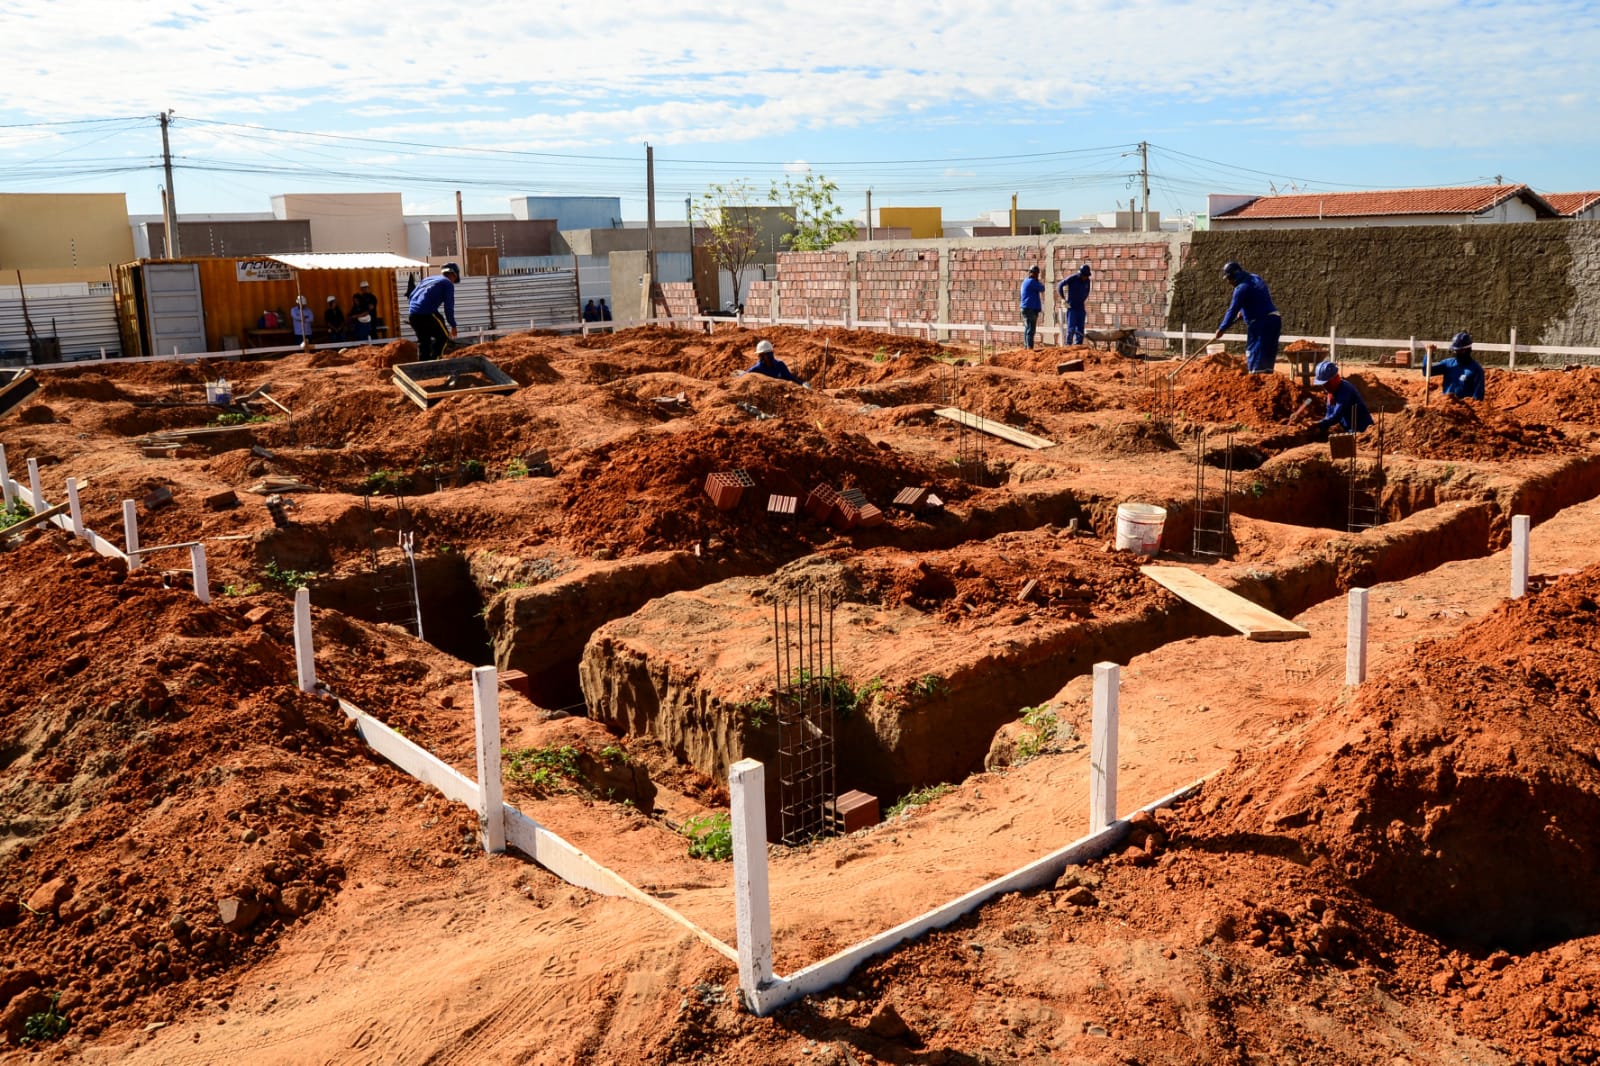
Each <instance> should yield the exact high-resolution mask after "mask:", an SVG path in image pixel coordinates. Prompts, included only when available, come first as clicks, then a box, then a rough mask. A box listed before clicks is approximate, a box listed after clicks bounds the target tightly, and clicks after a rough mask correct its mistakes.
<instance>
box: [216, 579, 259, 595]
mask: <svg viewBox="0 0 1600 1066" xmlns="http://www.w3.org/2000/svg"><path fill="white" fill-rule="evenodd" d="M260 591H261V585H260V584H259V583H258V582H255V581H252V582H250V583H249V584H248V585H235V584H234V583H233V582H231V581H230V582H228V583H227V584H226V585H223V586H222V594H223V595H224V596H254V595H255V594H256V593H258V592H260Z"/></svg>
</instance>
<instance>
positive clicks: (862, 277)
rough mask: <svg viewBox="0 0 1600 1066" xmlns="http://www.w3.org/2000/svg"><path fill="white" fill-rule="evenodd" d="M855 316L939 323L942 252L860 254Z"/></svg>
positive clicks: (857, 267)
mask: <svg viewBox="0 0 1600 1066" xmlns="http://www.w3.org/2000/svg"><path fill="white" fill-rule="evenodd" d="M846 266H847V268H848V264H846ZM846 280H847V281H848V277H847V278H846ZM855 317H856V319H857V320H860V319H871V320H875V321H876V320H881V319H890V318H892V319H893V320H894V321H895V322H906V323H916V322H936V321H938V318H939V253H938V252H937V251H936V250H933V249H927V248H906V249H901V250H898V251H891V252H861V253H859V254H858V255H857V257H856V315H855Z"/></svg>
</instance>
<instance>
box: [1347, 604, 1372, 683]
mask: <svg viewBox="0 0 1600 1066" xmlns="http://www.w3.org/2000/svg"><path fill="white" fill-rule="evenodd" d="M1366 679H1367V590H1366V589H1351V590H1350V615H1349V621H1348V623H1347V624H1346V626H1345V638H1344V683H1345V684H1347V685H1359V684H1361V682H1363V681H1365V680H1366Z"/></svg>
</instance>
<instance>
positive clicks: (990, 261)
mask: <svg viewBox="0 0 1600 1066" xmlns="http://www.w3.org/2000/svg"><path fill="white" fill-rule="evenodd" d="M1003 239H1004V240H1005V241H1006V244H1005V245H1004V246H1002V247H983V246H982V242H978V241H976V240H975V241H974V242H973V244H974V246H972V247H964V248H952V249H950V303H949V306H950V315H949V321H951V322H973V323H982V322H987V323H989V324H990V325H999V326H1018V325H1021V324H1022V304H1021V297H1022V279H1023V278H1025V277H1027V276H1028V268H1029V267H1031V266H1035V265H1037V266H1038V267H1039V268H1040V273H1041V274H1044V273H1045V272H1046V271H1047V267H1046V263H1045V252H1044V246H1043V245H1042V244H1038V243H1024V244H1017V243H1014V238H1009V237H1008V238H1003ZM1040 280H1041V281H1043V282H1044V284H1045V289H1046V297H1047V299H1046V303H1045V311H1046V315H1047V318H1046V321H1048V313H1049V310H1050V303H1049V298H1050V297H1053V295H1054V292H1055V289H1054V284H1055V283H1054V282H1053V281H1052V280H1051V279H1050V278H1049V277H1041V278H1040ZM956 339H957V340H963V341H977V340H981V339H982V336H981V334H961V335H958V336H957V337H956ZM994 340H995V343H996V344H1000V345H1005V346H1012V345H1011V344H1008V341H1007V339H1006V338H1005V337H996V338H995V339H994ZM1014 343H1015V344H1020V343H1021V340H1020V338H1019V339H1017V340H1016V341H1015V342H1014Z"/></svg>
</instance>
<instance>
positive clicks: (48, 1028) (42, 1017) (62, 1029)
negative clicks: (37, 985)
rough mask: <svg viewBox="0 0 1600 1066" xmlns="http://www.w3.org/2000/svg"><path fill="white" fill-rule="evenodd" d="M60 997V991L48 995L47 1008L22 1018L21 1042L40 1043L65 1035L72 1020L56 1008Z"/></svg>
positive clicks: (70, 1026)
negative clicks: (48, 1002) (48, 1003)
mask: <svg viewBox="0 0 1600 1066" xmlns="http://www.w3.org/2000/svg"><path fill="white" fill-rule="evenodd" d="M60 999H61V993H60V992H57V993H55V994H54V995H52V996H51V997H50V1006H49V1008H48V1009H46V1010H42V1011H38V1012H37V1013H34V1014H30V1015H28V1016H27V1017H26V1018H24V1019H23V1020H22V1039H21V1043H23V1044H24V1045H26V1044H42V1043H44V1042H45V1041H47V1040H60V1039H61V1038H62V1037H64V1036H66V1035H67V1030H68V1029H71V1028H72V1022H71V1021H70V1020H68V1018H67V1016H66V1015H65V1014H62V1013H61V1011H60V1010H58V1009H57V1008H56V1004H57V1003H58V1002H59V1001H60Z"/></svg>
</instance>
